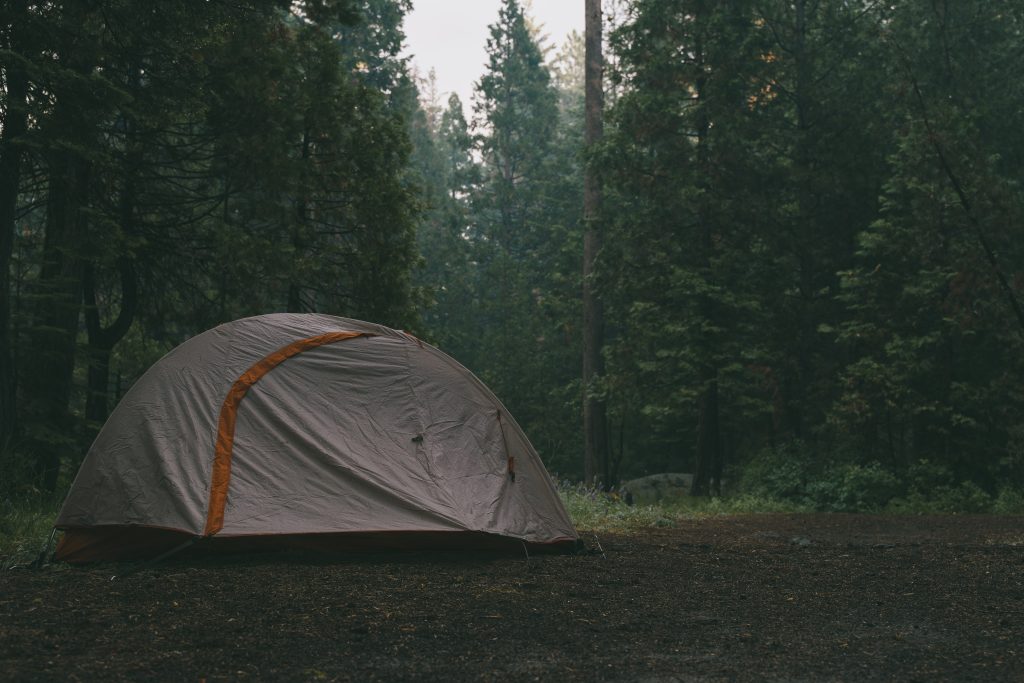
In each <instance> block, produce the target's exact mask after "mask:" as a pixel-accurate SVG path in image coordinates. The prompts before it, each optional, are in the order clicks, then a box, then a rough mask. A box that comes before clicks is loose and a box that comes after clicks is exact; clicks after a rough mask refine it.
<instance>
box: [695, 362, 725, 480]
mask: <svg viewBox="0 0 1024 683" xmlns="http://www.w3.org/2000/svg"><path fill="white" fill-rule="evenodd" d="M704 374H705V376H704V378H703V379H704V388H703V389H701V394H700V401H699V403H700V408H699V411H700V412H699V416H698V418H697V466H696V468H695V470H694V473H693V484H692V486H691V489H690V493H691V494H692V495H695V496H706V495H708V494H709V493H711V492H712V491H714V492H715V493H716V494H717V493H721V476H722V440H721V433H720V430H719V421H718V373H717V371H716V370H715V369H714V368H707V369H706V370H705V373H704Z"/></svg>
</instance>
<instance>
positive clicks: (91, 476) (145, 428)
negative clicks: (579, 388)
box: [56, 313, 577, 562]
mask: <svg viewBox="0 0 1024 683" xmlns="http://www.w3.org/2000/svg"><path fill="white" fill-rule="evenodd" d="M56 526H57V528H58V529H62V530H63V531H64V535H63V537H62V540H61V542H60V544H59V545H58V547H57V559H63V560H68V561H72V562H75V561H91V560H108V559H128V558H138V557H147V556H154V555H156V554H159V553H161V552H163V551H166V550H168V549H171V548H174V547H177V546H179V545H181V544H182V543H183V542H187V541H188V540H189V539H198V543H197V547H205V548H208V549H211V550H213V549H227V548H252V547H293V546H301V547H322V548H331V549H362V548H378V547H389V548H404V547H410V548H412V547H415V548H436V547H468V548H491V547H498V546H502V545H510V544H511V545H515V546H517V547H521V545H522V544H523V543H526V544H529V545H543V546H560V545H565V544H572V543H574V542H575V541H576V539H577V536H576V532H575V531H574V529H573V526H572V523H571V522H570V520H569V517H568V515H567V514H566V511H565V508H564V506H563V505H562V503H561V500H560V499H559V497H558V494H557V492H556V490H555V488H554V486H553V485H552V482H551V478H550V476H549V475H548V473H547V472H546V471H545V469H544V465H543V464H542V463H541V461H540V458H539V457H538V456H537V453H536V451H534V449H533V447H532V446H531V445H530V442H529V441H528V440H527V438H526V436H525V435H524V434H523V432H522V430H521V429H520V428H519V426H518V425H517V424H516V423H515V421H514V420H513V419H512V417H511V416H510V415H509V414H508V413H507V412H506V411H505V409H504V407H503V406H502V405H501V403H499V401H498V400H497V399H496V398H495V397H494V395H493V394H492V393H491V392H490V391H489V390H488V389H487V388H486V387H485V386H484V385H483V384H482V383H481V382H480V381H479V380H478V379H477V378H476V377H474V376H473V375H472V373H470V372H469V371H468V370H466V369H465V368H464V367H462V366H461V365H459V364H458V363H456V362H455V361H454V360H452V359H451V358H450V357H448V356H447V355H445V354H444V353H442V352H441V351H439V350H437V349H436V348H434V347H432V346H430V345H428V344H425V343H423V342H421V341H419V340H417V339H416V338H414V337H412V336H411V335H408V334H406V333H404V332H399V331H397V330H392V329H389V328H387V327H382V326H379V325H372V324H369V323H365V322H360V321H357V320H348V319H344V318H335V317H331V316H326V315H314V314H304V315H299V314H284V313H282V314H273V315H264V316H258V317H254V318H246V319H244V320H238V321H235V322H232V323H228V324H225V325H221V326H220V327H217V328H215V329H212V330H209V331H208V332H205V333H203V334H200V335H198V336H196V337H193V338H192V339H190V340H188V341H187V342H185V343H184V344H182V345H181V346H179V347H177V348H176V349H174V350H173V351H171V352H170V353H169V354H167V355H166V356H164V357H163V358H162V359H161V360H160V361H158V362H157V363H156V364H155V365H154V366H153V367H152V368H150V369H149V371H148V372H146V374H144V375H143V376H142V377H141V378H140V379H139V380H138V381H137V382H136V383H135V385H134V386H132V388H131V390H130V391H129V392H128V393H127V394H126V395H125V397H124V398H123V399H122V400H121V402H120V404H119V405H118V406H117V408H116V409H115V410H114V412H113V414H112V415H111V416H110V419H109V420H107V423H106V424H105V425H104V426H103V429H102V430H101V431H100V433H99V435H98V436H97V438H96V441H95V443H94V444H93V445H92V448H91V449H90V450H89V453H88V455H87V456H86V458H85V462H84V463H83V464H82V467H81V470H80V471H79V473H78V476H77V477H76V479H75V482H74V484H73V485H72V487H71V492H70V493H69V495H68V498H67V500H66V501H65V503H64V507H63V508H62V509H61V511H60V515H59V516H58V518H57V522H56Z"/></svg>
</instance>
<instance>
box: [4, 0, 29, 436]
mask: <svg viewBox="0 0 1024 683" xmlns="http://www.w3.org/2000/svg"><path fill="white" fill-rule="evenodd" d="M25 10H26V2H25V0H15V1H14V2H12V3H11V8H10V11H11V17H12V22H11V29H10V30H11V33H10V36H9V40H8V44H7V45H6V47H7V48H8V49H10V50H11V51H12V52H14V53H18V51H19V47H20V46H19V44H18V40H17V34H16V31H17V30H18V27H19V25H23V21H22V20H21V18H22V17H24V16H25ZM5 70H6V72H7V74H6V76H7V98H6V103H5V104H6V111H5V112H4V128H3V134H2V137H0V450H3V449H4V448H6V446H7V444H9V443H10V442H11V441H12V440H13V438H14V435H15V432H16V431H17V409H16V390H15V386H16V383H15V373H14V349H13V346H14V343H13V339H12V338H11V256H12V254H13V251H14V229H15V219H16V216H17V206H18V192H19V190H20V188H21V160H22V150H21V147H20V145H21V141H22V138H23V137H24V136H25V134H26V132H27V131H28V112H27V111H26V108H25V107H26V102H25V100H26V97H27V96H28V78H27V77H26V75H25V71H24V69H23V68H22V67H21V65H20V64H18V63H17V62H16V61H15V60H13V59H10V60H6V64H5Z"/></svg>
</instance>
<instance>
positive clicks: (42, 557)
mask: <svg viewBox="0 0 1024 683" xmlns="http://www.w3.org/2000/svg"><path fill="white" fill-rule="evenodd" d="M56 535H57V527H54V528H52V529H50V536H49V537H48V538H47V539H46V543H44V544H43V549H42V550H40V551H39V556H38V557H36V559H35V561H34V562H32V564H30V565H29V566H28V568H29V569H42V568H43V567H44V566H46V556H47V554H49V552H50V546H51V545H53V537H54V536H56Z"/></svg>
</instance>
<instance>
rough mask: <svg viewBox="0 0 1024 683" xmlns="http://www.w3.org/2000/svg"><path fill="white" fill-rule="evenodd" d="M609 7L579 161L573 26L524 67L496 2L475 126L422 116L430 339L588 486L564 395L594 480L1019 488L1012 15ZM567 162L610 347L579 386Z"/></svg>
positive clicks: (875, 8) (1002, 11) (524, 52)
mask: <svg viewBox="0 0 1024 683" xmlns="http://www.w3.org/2000/svg"><path fill="white" fill-rule="evenodd" d="M580 4H581V12H582V4H583V3H580ZM604 5H605V15H606V21H608V22H609V23H610V24H612V25H611V26H610V29H611V30H610V31H609V42H608V49H607V54H608V62H609V64H608V66H607V68H606V97H607V101H608V104H607V109H606V134H605V138H604V141H603V142H602V143H601V144H600V145H599V146H597V147H594V148H591V149H589V150H587V151H586V153H585V154H581V153H580V151H581V150H582V149H583V145H582V121H583V106H582V103H583V99H582V95H583V69H582V40H581V39H579V37H576V38H575V39H574V40H572V41H570V43H569V44H568V45H567V46H566V47H564V48H563V49H562V50H561V51H560V52H558V53H555V54H551V53H549V54H548V57H547V59H546V60H541V59H540V56H539V55H538V54H537V52H536V45H537V43H538V40H539V38H540V37H541V35H542V31H540V32H538V31H537V30H535V29H531V27H530V24H529V19H528V18H526V19H525V20H521V19H520V18H519V17H520V16H521V15H522V9H521V7H520V6H519V5H518V4H517V3H516V2H513V1H508V2H506V3H505V6H504V10H503V12H502V14H501V17H500V18H499V20H498V21H497V22H496V23H495V24H494V26H493V27H492V37H491V40H490V42H489V43H488V53H489V55H490V63H489V64H488V68H487V71H486V73H485V74H484V76H483V77H482V79H481V81H480V83H479V87H478V90H477V95H476V102H475V106H474V111H475V118H474V122H473V125H471V126H469V128H468V130H467V127H466V125H465V124H464V123H463V122H462V120H461V118H460V115H459V111H460V109H459V107H458V103H456V102H452V103H450V104H451V106H450V107H449V108H448V109H447V110H446V111H445V112H444V113H443V114H442V115H441V116H440V117H439V118H438V125H436V126H435V127H434V128H433V129H432V131H433V137H432V139H433V140H434V141H435V144H436V147H437V150H438V151H439V152H442V154H440V156H439V158H441V157H443V158H444V159H445V160H447V161H446V163H447V166H445V165H443V164H442V165H441V166H439V168H443V169H444V172H441V173H435V174H432V177H433V178H435V179H437V180H439V181H441V182H440V185H441V186H440V187H439V188H438V189H437V196H438V197H443V200H439V201H437V202H434V203H433V204H431V205H432V206H433V207H435V208H434V209H433V212H432V213H430V214H429V215H430V216H431V217H432V218H431V219H430V220H428V221H426V222H425V223H424V224H423V225H422V226H421V231H420V243H421V247H422V248H423V254H424V256H425V258H426V261H427V265H426V269H427V270H426V271H421V272H420V277H421V278H422V277H424V276H425V275H427V276H428V277H426V279H424V280H422V281H423V283H424V284H425V285H430V284H431V283H434V284H435V285H440V289H438V288H437V287H430V286H428V287H427V291H431V292H436V294H435V301H434V305H433V306H432V307H430V308H428V309H426V312H425V318H424V320H425V323H426V326H427V328H428V329H430V330H431V331H432V332H433V333H434V334H436V335H438V338H439V339H441V340H442V341H443V342H444V345H445V346H446V347H447V348H450V349H452V350H453V351H455V352H456V355H457V357H460V358H463V359H464V360H465V361H466V362H467V363H468V364H469V365H470V367H471V368H473V369H475V370H477V371H479V372H481V373H482V374H483V375H484V376H485V378H486V379H487V380H488V381H489V382H491V383H492V384H493V385H494V386H495V387H496V388H497V389H498V392H499V395H501V396H502V397H503V399H504V400H505V401H507V402H508V403H509V404H510V408H511V410H512V412H513V414H515V415H517V416H521V419H522V420H523V422H525V424H526V426H527V432H528V433H529V434H530V435H531V438H533V439H534V441H535V443H536V445H537V446H538V448H539V449H540V450H541V452H542V454H543V455H544V457H545V461H546V462H547V463H548V464H549V466H551V467H552V468H553V469H555V470H557V471H559V472H562V473H565V474H568V475H573V476H578V475H579V474H581V473H582V462H581V460H582V459H581V453H582V433H581V429H580V426H581V420H580V414H581V404H582V399H583V397H584V396H585V395H586V396H598V397H600V398H601V399H603V400H604V402H605V404H606V406H607V410H608V418H607V419H608V432H609V439H608V441H609V447H608V449H607V451H606V454H605V460H606V462H604V463H602V464H601V466H599V468H598V471H599V473H601V474H602V475H603V478H604V480H605V484H606V485H607V484H613V483H615V482H616V481H617V480H619V479H620V478H622V477H628V476H634V475H640V474H644V473H649V472H659V471H673V470H674V471H679V470H682V471H689V472H694V473H695V475H696V476H695V479H694V492H695V493H710V492H714V491H716V490H718V488H719V487H720V483H721V480H722V479H723V478H727V477H731V478H732V479H733V480H734V481H735V480H737V479H743V474H744V473H745V472H746V473H750V474H751V475H752V477H765V478H771V477H772V476H775V474H776V473H778V472H781V471H785V472H790V473H792V476H790V477H789V478H788V479H786V481H787V482H788V483H787V484H785V485H780V486H779V487H777V488H780V489H785V488H786V487H787V486H789V487H790V488H792V489H794V490H795V489H801V488H803V489H806V488H807V487H809V486H811V485H812V483H813V481H814V480H815V478H816V477H825V478H826V479H827V476H826V475H827V474H828V473H829V472H832V473H838V474H836V476H838V477H840V478H843V477H846V479H849V480H850V481H853V480H854V479H856V478H857V477H862V479H863V481H861V483H860V484H857V486H870V485H871V482H870V481H868V480H871V479H872V477H874V479H875V480H877V482H876V483H878V484H879V486H883V487H885V486H890V485H891V486H892V487H894V490H897V491H898V490H899V489H900V487H901V486H903V487H904V488H903V492H906V489H905V485H906V483H907V482H909V481H911V480H914V481H915V482H918V484H920V486H921V487H923V488H927V487H928V486H956V485H958V483H961V482H969V483H970V484H971V485H972V486H976V487H978V488H979V489H980V490H983V491H987V492H989V493H995V492H996V491H997V490H998V489H999V488H1002V487H1006V486H1011V487H1014V486H1016V487H1019V486H1020V485H1021V484H1022V483H1024V392H1022V390H1021V389H1020V380H1021V378H1022V370H1024V361H1022V358H1024V355H1022V351H1024V347H1022V336H1024V315H1022V308H1021V301H1020V299H1021V297H1022V296H1024V240H1022V237H1024V233H1022V226H1024V221H1022V218H1024V216H1022V213H1024V194H1022V183H1021V181H1022V179H1024V175H1022V174H1024V170H1022V169H1024V165H1022V164H1021V161H1022V156H1024V136H1022V135H1021V134H1020V132H1019V131H1018V130H1017V128H1018V127H1019V126H1018V125H1017V122H1018V121H1019V115H1020V107H1021V104H1022V103H1024V83H1022V82H1021V80H1020V79H1019V78H1016V77H1015V76H1014V74H1016V73H1024V51H1021V50H1020V45H1021V40H1022V38H1024V8H1022V7H1021V5H1020V4H1019V3H1015V2H1003V1H996V2H980V1H976V0H968V1H965V2H956V3H946V2H935V1H934V0H911V1H909V2H902V3H877V2H868V1H861V2H849V1H847V0H791V1H787V2H781V1H776V0H769V1H767V2H762V1H758V2H753V1H751V0H730V1H728V2H710V1H708V0H631V1H623V2H610V1H609V0H606V1H605V3H604ZM546 74H547V75H546ZM549 76H550V80H548V77H549ZM552 102H554V103H556V105H557V106H555V108H554V110H553V106H554V105H552ZM552 117H555V118H554V120H555V124H554V125H551V121H552ZM524 141H526V142H525V143H524ZM583 162H587V163H589V164H591V165H593V166H596V167H598V168H599V169H600V175H601V177H602V178H603V180H604V188H603V189H604V203H603V207H602V211H601V216H600V226H601V231H602V235H603V247H602V250H601V253H600V256H599V258H598V265H597V272H596V275H595V277H596V283H597V290H598V292H599V295H600V299H601V301H602V303H603V305H604V309H605V316H606V335H607V343H606V345H605V348H604V350H603V353H604V359H605V363H606V367H607V370H606V372H605V373H604V374H603V375H602V376H601V377H599V378H598V380H597V381H595V382H593V383H591V384H590V385H589V386H587V387H581V386H580V384H579V379H578V378H579V367H580V365H579V363H580V361H579V360H578V359H579V358H580V354H581V349H580V339H581V331H580V326H581V322H582V317H583V316H582V313H581V304H580V291H581V282H580V279H579V278H580V275H579V273H580V265H581V257H582V248H583V247H582V233H583V226H582V195H583V192H582V175H581V165H582V163H583ZM446 245H447V246H446ZM442 264H443V265H442ZM434 268H437V269H438V270H437V271H433V272H431V269H434ZM750 478H751V477H747V479H748V480H749V479H750ZM783 478H784V479H785V477H783ZM858 481H859V480H858ZM929 482H930V483H929Z"/></svg>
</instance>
